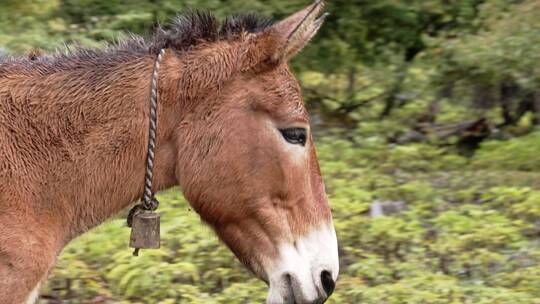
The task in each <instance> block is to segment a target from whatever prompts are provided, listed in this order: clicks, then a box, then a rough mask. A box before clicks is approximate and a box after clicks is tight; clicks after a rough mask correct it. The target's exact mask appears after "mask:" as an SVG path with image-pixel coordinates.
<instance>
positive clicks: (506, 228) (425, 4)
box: [0, 0, 540, 304]
mask: <svg viewBox="0 0 540 304" xmlns="http://www.w3.org/2000/svg"><path fill="white" fill-rule="evenodd" d="M328 2H329V3H328V11H330V12H331V16H330V17H329V19H328V22H327V23H326V25H325V26H324V28H323V30H322V32H321V34H320V35H319V36H318V37H317V38H316V39H315V41H314V42H313V43H312V45H311V46H310V47H309V48H308V49H307V50H305V51H304V52H303V54H302V55H301V56H299V57H298V58H297V59H295V60H294V62H293V66H294V68H295V70H296V71H297V75H298V76H299V78H300V79H301V82H302V85H303V88H304V94H305V96H306V100H307V103H308V106H309V107H310V109H311V111H312V113H313V117H312V123H313V125H314V127H315V130H316V132H317V134H316V135H317V136H316V141H317V144H318V151H319V156H320V161H321V167H322V171H323V175H324V178H325V180H326V183H327V189H328V192H329V197H330V199H331V204H332V209H333V211H334V217H335V223H336V228H337V234H338V238H339V241H340V253H341V276H340V279H339V281H338V287H337V290H336V293H335V294H334V296H333V297H332V299H331V301H330V302H331V303H391V304H394V303H441V304H442V303H452V304H454V303H513V304H518V303H523V304H525V303H527V304H530V303H540V174H539V173H538V171H539V170H540V157H539V155H538V151H540V130H539V129H538V128H537V125H538V124H539V123H540V112H539V111H540V86H539V85H540V65H539V62H540V61H539V60H540V2H539V1H538V0H378V1H369V0H361V1H345V0H333V1H328ZM305 4H306V1H305V0H288V1H264V0H234V1H232V0H197V1H195V0H146V1H145V0H51V1H45V0H0V6H1V9H0V47H1V48H2V51H3V52H8V53H18V54H24V53H26V52H28V51H29V50H30V49H32V48H41V49H43V50H47V51H51V50H55V49H60V50H61V49H63V48H64V43H65V44H67V45H71V44H83V45H90V46H96V47H99V46H100V45H102V44H103V43H104V42H106V41H112V40H115V39H118V38H121V37H122V36H124V35H125V34H124V33H125V32H127V31H131V32H135V33H140V34H143V35H148V34H149V33H150V32H151V30H152V28H153V27H154V26H155V24H156V23H157V22H166V20H167V19H168V18H169V17H170V16H172V15H174V14H175V13H176V12H178V11H181V10H183V9H184V8H186V7H188V6H191V7H196V8H208V9H210V10H212V11H213V12H215V13H216V14H217V15H218V16H219V17H221V18H222V17H224V16H225V15H227V14H230V13H234V12H240V11H257V12H260V13H262V14H266V15H273V16H275V17H276V18H281V17H283V16H285V15H287V14H288V13H290V12H293V11H294V10H296V9H298V8H299V7H301V6H303V5H305ZM161 202H162V204H161V206H162V207H160V210H161V212H162V213H163V215H162V219H163V220H164V223H162V235H163V236H164V240H163V242H164V246H163V249H162V250H158V251H150V250H148V251H144V252H143V253H142V256H140V257H138V258H133V257H131V251H130V250H129V249H128V248H127V244H126V243H127V240H128V234H129V229H127V228H125V227H124V226H125V224H124V218H123V217H121V218H118V219H113V220H111V221H110V222H108V223H107V224H105V225H102V226H100V227H99V228H97V229H95V230H93V231H92V232H91V233H88V234H86V235H84V236H82V237H81V238H79V239H78V240H77V241H76V242H74V243H72V244H71V245H70V246H69V247H68V248H67V249H66V250H65V251H64V253H63V254H62V256H61V258H60V259H59V261H58V266H57V267H56V269H55V271H54V273H53V276H52V278H51V280H50V281H49V282H48V284H47V286H45V288H44V290H43V296H42V300H41V302H42V303H162V304H165V303H261V302H263V300H264V297H265V294H266V287H265V286H264V285H263V284H262V283H260V282H257V281H256V280H255V279H253V278H252V277H251V276H250V275H249V274H247V273H246V271H244V270H243V269H242V268H241V266H240V265H239V263H238V262H237V261H235V259H234V258H233V257H232V255H231V254H230V253H229V252H228V250H226V249H225V248H224V246H223V245H221V244H219V242H218V241H217V239H216V237H214V236H213V234H212V233H211V231H210V229H208V228H206V227H205V226H204V225H203V224H201V222H200V220H199V218H198V216H197V215H196V213H194V212H193V211H191V210H190V209H189V206H188V205H187V204H186V202H185V201H184V199H183V198H182V196H181V194H180V193H179V192H178V191H177V190H171V191H168V192H165V193H162V194H161ZM374 203H376V204H381V205H383V206H384V207H385V208H383V210H385V212H386V214H385V216H377V217H372V216H371V215H370V214H371V213H370V208H371V207H372V206H373V205H374ZM392 207H393V208H392ZM390 209H393V212H389V211H392V210H390Z"/></svg>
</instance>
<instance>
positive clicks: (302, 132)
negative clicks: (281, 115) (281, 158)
mask: <svg viewBox="0 0 540 304" xmlns="http://www.w3.org/2000/svg"><path fill="white" fill-rule="evenodd" d="M279 131H280V132H281V135H283V138H285V140H286V141H287V142H289V143H291V144H293V145H302V146H305V145H306V140H307V131H306V129H304V128H288V129H281V130H279Z"/></svg>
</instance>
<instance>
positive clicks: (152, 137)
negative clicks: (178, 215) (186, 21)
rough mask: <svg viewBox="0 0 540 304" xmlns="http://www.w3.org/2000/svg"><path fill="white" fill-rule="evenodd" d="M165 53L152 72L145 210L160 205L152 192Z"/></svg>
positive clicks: (162, 50)
mask: <svg viewBox="0 0 540 304" xmlns="http://www.w3.org/2000/svg"><path fill="white" fill-rule="evenodd" d="M164 54H165V49H161V50H160V51H159V54H158V56H157V58H156V61H155V62H154V72H153V73H152V85H151V90H150V128H149V133H148V153H147V156H146V173H145V177H144V193H143V197H142V207H143V208H144V209H145V210H155V209H156V208H157V206H158V204H159V203H158V201H157V200H156V199H155V198H154V194H153V193H152V180H153V178H154V173H153V172H154V156H155V154H154V150H155V148H156V133H157V106H158V104H157V99H158V91H157V89H158V88H157V82H158V75H159V68H160V66H161V60H162V59H163V55H164Z"/></svg>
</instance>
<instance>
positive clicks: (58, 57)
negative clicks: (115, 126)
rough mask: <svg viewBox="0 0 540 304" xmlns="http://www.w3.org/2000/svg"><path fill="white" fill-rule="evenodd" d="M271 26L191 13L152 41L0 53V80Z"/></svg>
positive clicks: (181, 48)
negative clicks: (46, 51)
mask: <svg viewBox="0 0 540 304" xmlns="http://www.w3.org/2000/svg"><path fill="white" fill-rule="evenodd" d="M272 23H273V22H272V20H271V19H270V18H266V17H261V16H259V15H257V14H254V13H248V14H241V15H233V16H229V17H227V18H225V20H224V21H223V23H222V24H221V25H220V23H219V21H218V20H217V18H216V17H215V16H214V15H213V14H212V13H210V12H208V11H200V10H189V11H187V12H185V13H182V14H179V15H177V16H176V17H174V18H172V20H171V22H170V23H169V24H168V25H167V26H165V27H162V26H159V27H158V28H157V29H156V31H155V32H154V35H153V36H152V37H151V38H149V39H145V38H143V37H141V36H138V35H134V34H130V38H127V39H125V40H122V41H117V42H115V43H110V44H107V45H106V46H105V47H104V48H103V49H97V48H84V47H80V46H76V47H71V46H68V45H65V49H64V50H61V51H58V52H57V53H55V54H51V55H43V56H39V57H31V56H26V57H11V56H8V55H6V54H4V53H3V52H1V51H0V77H1V76H4V75H8V74H12V73H22V74H27V73H30V72H32V73H35V72H36V71H37V72H38V73H39V74H41V75H47V74H52V73H55V72H59V71H63V70H69V69H74V68H81V67H85V66H86V67H94V68H95V67H107V66H111V65H113V64H118V63H123V62H129V61H132V60H133V59H135V58H138V57H140V56H141V55H150V54H157V53H158V52H159V50H160V49H162V48H169V49H172V50H174V51H176V52H179V53H181V52H186V51H189V50H191V49H193V48H194V47H196V46H198V45H201V44H204V43H212V42H217V41H234V40H235V39H237V38H238V37H240V36H241V34H242V33H257V32H261V31H263V30H264V29H266V28H268V27H270V26H271V25H272Z"/></svg>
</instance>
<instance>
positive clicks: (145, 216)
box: [129, 211, 160, 256]
mask: <svg viewBox="0 0 540 304" xmlns="http://www.w3.org/2000/svg"><path fill="white" fill-rule="evenodd" d="M129 247H131V248H135V251H134V252H133V255H135V256H137V255H138V252H139V249H158V248H159V247H160V235H159V214H158V213H155V212H152V211H142V212H138V213H136V214H135V215H134V216H133V221H132V223H131V237H130V240H129Z"/></svg>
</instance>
